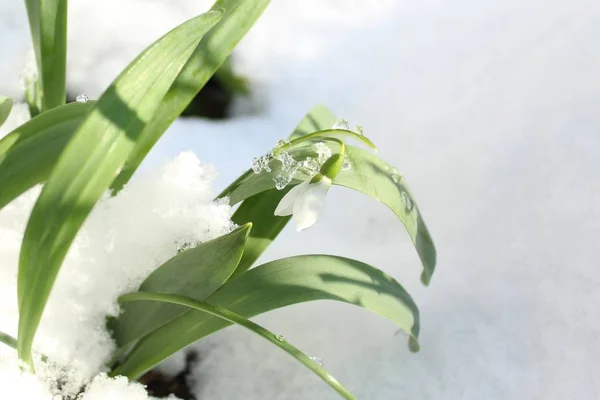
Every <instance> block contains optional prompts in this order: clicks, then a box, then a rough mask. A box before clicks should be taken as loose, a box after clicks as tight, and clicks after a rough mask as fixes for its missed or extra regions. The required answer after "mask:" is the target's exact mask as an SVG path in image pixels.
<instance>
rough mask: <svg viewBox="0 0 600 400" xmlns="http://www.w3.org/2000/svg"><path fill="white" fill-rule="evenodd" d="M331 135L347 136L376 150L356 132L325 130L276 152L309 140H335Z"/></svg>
mask: <svg viewBox="0 0 600 400" xmlns="http://www.w3.org/2000/svg"><path fill="white" fill-rule="evenodd" d="M331 135H340V136H347V137H351V138H354V139H358V140H360V141H361V142H363V143H365V144H366V145H367V146H369V147H370V148H372V149H373V150H377V147H376V146H375V145H374V144H373V142H371V141H370V140H369V139H367V138H366V137H365V136H363V135H359V134H358V133H356V132H352V131H347V130H344V129H325V130H323V131H318V132H313V133H309V134H308V135H304V136H301V137H299V138H297V139H294V140H292V141H290V142H289V143H287V144H284V145H283V146H281V147H280V148H279V149H278V150H287V149H289V148H291V147H294V146H296V145H298V144H300V143H303V142H307V141H310V140H315V139H321V140H325V138H329V139H335V138H332V137H331ZM338 140H339V139H338Z"/></svg>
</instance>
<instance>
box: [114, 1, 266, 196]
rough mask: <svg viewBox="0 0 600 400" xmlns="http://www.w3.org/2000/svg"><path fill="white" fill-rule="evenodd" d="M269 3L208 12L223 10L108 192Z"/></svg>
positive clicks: (223, 4) (221, 4) (221, 5)
mask: <svg viewBox="0 0 600 400" xmlns="http://www.w3.org/2000/svg"><path fill="white" fill-rule="evenodd" d="M268 4H269V0H217V1H216V2H215V4H214V5H213V7H212V10H217V9H224V10H226V11H225V15H224V16H223V18H221V21H220V22H219V23H218V24H217V25H216V26H215V27H214V28H213V29H212V30H211V31H210V33H209V34H207V35H206V36H205V37H204V38H203V39H202V41H201V42H200V44H199V45H198V47H197V48H196V50H195V51H194V54H193V55H192V56H191V57H190V60H189V61H188V62H187V64H186V65H185V67H184V68H183V70H182V71H181V73H180V74H179V76H178V77H177V79H176V80H175V82H174V83H173V85H172V86H171V88H170V89H169V92H168V93H167V95H166V96H165V97H164V100H163V103H162V105H161V107H160V108H159V109H158V110H157V112H156V114H155V116H154V118H153V120H152V123H150V124H148V125H147V126H146V128H145V129H144V131H143V132H142V134H141V135H140V140H138V142H137V143H136V146H135V148H134V149H133V151H132V152H131V154H130V155H129V157H128V159H127V162H126V164H125V166H124V167H123V170H122V171H121V172H120V173H119V175H118V176H117V178H116V179H115V181H114V182H113V184H112V185H111V190H112V191H113V193H114V192H118V191H119V190H121V189H122V188H123V186H124V185H125V184H126V183H127V182H128V181H129V179H130V178H131V176H132V175H133V173H134V172H135V171H136V170H137V168H138V167H139V165H140V164H141V162H142V160H143V159H144V157H146V154H148V152H149V151H150V149H151V148H152V147H153V146H154V144H155V143H156V142H157V141H158V139H159V138H160V136H161V135H162V133H163V132H164V131H165V130H166V129H167V128H168V127H169V126H170V125H171V123H173V121H175V119H176V118H177V117H178V116H179V115H180V114H181V113H182V112H183V111H184V110H185V108H186V107H187V106H188V105H189V104H190V102H191V101H192V100H193V99H194V97H195V96H196V94H198V92H199V91H200V89H202V88H203V87H204V85H205V84H206V82H208V80H209V79H210V77H211V76H213V74H214V73H215V72H216V71H217V69H218V68H219V66H220V65H221V64H223V62H225V60H226V59H227V57H228V56H229V54H230V53H231V51H232V50H233V48H234V47H235V46H236V45H237V43H238V42H239V41H240V40H241V39H242V38H243V37H244V35H245V34H246V33H247V32H248V30H249V29H250V28H251V27H252V25H254V22H255V21H256V20H257V19H258V17H260V15H261V14H262V12H263V11H264V9H265V8H266V7H267V5H268Z"/></svg>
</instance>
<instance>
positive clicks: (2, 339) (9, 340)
mask: <svg viewBox="0 0 600 400" xmlns="http://www.w3.org/2000/svg"><path fill="white" fill-rule="evenodd" d="M0 343H4V344H5V345H7V346H9V347H12V348H13V349H15V350H16V349H17V339H15V338H14V337H12V336H10V335H9V334H7V333H4V332H0Z"/></svg>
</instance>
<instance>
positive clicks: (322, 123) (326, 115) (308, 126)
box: [290, 105, 337, 139]
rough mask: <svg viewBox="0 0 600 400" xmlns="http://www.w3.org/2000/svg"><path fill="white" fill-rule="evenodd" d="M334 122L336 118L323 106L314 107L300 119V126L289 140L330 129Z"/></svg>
mask: <svg viewBox="0 0 600 400" xmlns="http://www.w3.org/2000/svg"><path fill="white" fill-rule="evenodd" d="M336 121H337V117H336V116H335V114H334V113H333V112H331V110H330V109H329V108H327V107H326V106H324V105H318V106H315V107H313V108H311V109H310V111H309V112H308V113H307V114H306V115H305V116H304V118H302V120H301V121H300V124H298V126H297V127H296V129H295V130H294V132H293V133H292V134H291V135H290V139H297V138H299V137H301V136H304V135H308V134H309V133H313V132H317V131H324V130H326V129H330V128H331V127H332V126H333V124H335V123H336Z"/></svg>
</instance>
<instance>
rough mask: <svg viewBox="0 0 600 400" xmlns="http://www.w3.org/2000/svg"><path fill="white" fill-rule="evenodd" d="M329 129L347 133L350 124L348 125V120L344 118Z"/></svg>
mask: <svg viewBox="0 0 600 400" xmlns="http://www.w3.org/2000/svg"><path fill="white" fill-rule="evenodd" d="M331 129H344V130H347V131H349V130H350V124H349V123H348V120H347V119H346V118H340V119H338V120H337V121H336V122H335V124H333V126H332V127H331Z"/></svg>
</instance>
